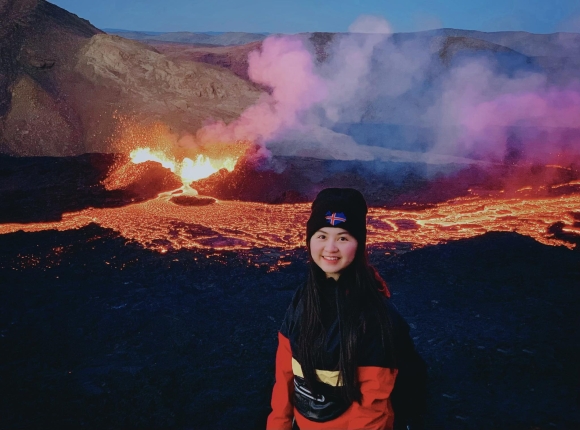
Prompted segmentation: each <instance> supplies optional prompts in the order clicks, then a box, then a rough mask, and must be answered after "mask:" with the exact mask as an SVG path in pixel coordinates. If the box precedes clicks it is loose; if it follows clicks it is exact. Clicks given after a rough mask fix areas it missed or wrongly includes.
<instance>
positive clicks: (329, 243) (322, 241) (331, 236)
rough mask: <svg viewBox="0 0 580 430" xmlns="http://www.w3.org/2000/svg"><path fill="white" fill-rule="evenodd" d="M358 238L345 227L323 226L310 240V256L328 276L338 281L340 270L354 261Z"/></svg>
mask: <svg viewBox="0 0 580 430" xmlns="http://www.w3.org/2000/svg"><path fill="white" fill-rule="evenodd" d="M357 246H358V242H357V240H356V239H355V238H354V236H353V235H351V234H350V233H349V232H348V230H345V229H343V228H330V227H326V228H321V229H320V230H318V231H317V232H316V233H314V236H312V239H311V240H310V256H311V257H312V261H314V263H315V264H316V265H317V266H318V267H320V268H321V269H322V270H323V271H324V273H326V277H327V278H333V279H335V280H336V281H338V278H339V276H340V272H341V271H342V270H344V269H346V268H347V267H348V266H349V265H350V263H352V262H353V260H354V256H355V254H356V249H357Z"/></svg>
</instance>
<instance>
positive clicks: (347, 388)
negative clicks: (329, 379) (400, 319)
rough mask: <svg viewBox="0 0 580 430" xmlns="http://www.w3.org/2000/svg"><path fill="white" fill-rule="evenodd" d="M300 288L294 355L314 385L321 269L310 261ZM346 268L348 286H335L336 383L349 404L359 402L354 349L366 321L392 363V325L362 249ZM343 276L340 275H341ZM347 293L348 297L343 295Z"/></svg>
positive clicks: (321, 333) (320, 334)
mask: <svg viewBox="0 0 580 430" xmlns="http://www.w3.org/2000/svg"><path fill="white" fill-rule="evenodd" d="M309 266H310V270H309V273H308V279H307V281H306V286H305V288H304V293H303V297H302V303H303V306H304V309H303V312H302V317H301V318H302V319H301V321H300V336H299V337H298V342H297V343H298V351H297V352H298V354H297V355H298V358H299V360H300V364H301V366H302V372H303V374H304V379H305V380H306V382H307V384H308V386H309V387H310V388H312V387H313V386H315V381H317V377H316V369H315V363H316V362H318V361H319V358H320V356H321V355H320V354H321V349H322V348H323V344H324V343H323V342H324V337H325V335H326V332H325V328H324V326H323V324H322V316H321V315H322V310H321V295H320V288H324V286H323V285H321V281H322V282H323V280H324V276H325V275H324V272H322V270H321V269H320V268H319V267H318V266H317V265H316V264H315V263H314V262H313V261H312V259H311V258H310V262H309ZM345 271H349V276H348V280H349V281H350V282H349V285H348V286H347V287H346V288H338V290H337V291H338V293H337V294H338V300H337V302H338V321H339V331H340V355H339V361H338V371H339V386H341V387H340V393H341V397H343V399H344V400H346V401H348V402H349V403H352V402H354V401H357V402H360V400H361V392H360V386H359V381H358V378H357V367H358V351H359V349H360V346H361V340H362V335H363V334H364V332H365V330H366V327H367V325H368V324H378V326H379V327H380V333H381V342H382V344H383V348H384V350H385V351H387V353H389V352H390V354H391V357H388V358H389V359H390V362H392V363H395V360H396V357H395V356H394V348H393V325H392V321H391V320H390V318H389V316H388V313H387V311H386V308H385V305H384V303H383V296H384V295H385V293H387V294H388V290H387V289H386V288H387V287H386V284H385V282H384V281H383V280H382V278H381V277H380V276H379V275H378V273H377V271H376V270H375V269H374V268H373V267H372V266H370V265H369V263H368V257H367V254H366V250H364V248H363V249H362V250H360V249H359V250H357V253H356V256H355V259H354V261H353V262H352V263H351V265H350V266H349V267H347V268H346V269H345ZM343 275H344V273H343V274H341V277H342V276H343ZM347 296H348V297H347Z"/></svg>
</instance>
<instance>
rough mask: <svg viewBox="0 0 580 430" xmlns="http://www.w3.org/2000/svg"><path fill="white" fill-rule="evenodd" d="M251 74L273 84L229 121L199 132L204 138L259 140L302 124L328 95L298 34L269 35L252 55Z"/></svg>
mask: <svg viewBox="0 0 580 430" xmlns="http://www.w3.org/2000/svg"><path fill="white" fill-rule="evenodd" d="M248 62H249V69H248V74H249V76H250V79H252V80H253V81H254V82H256V83H258V84H261V85H265V86H267V87H269V88H271V89H272V90H271V93H270V94H264V95H262V96H261V97H260V99H259V100H258V102H257V103H256V104H254V105H252V106H250V107H249V108H247V109H246V110H245V111H244V112H243V113H242V114H241V115H240V117H239V118H238V119H236V120H234V121H232V122H231V123H229V124H225V123H224V122H222V121H220V122H216V123H213V124H211V125H208V126H206V127H203V128H202V129H201V130H199V131H198V132H197V135H196V137H197V139H198V140H199V141H201V142H235V141H237V140H249V141H252V142H256V143H259V144H264V143H265V142H267V141H269V140H271V139H274V138H275V137H276V136H277V135H278V134H279V133H280V132H281V131H283V130H285V129H289V128H293V127H297V126H298V125H299V124H300V119H299V115H300V113H301V112H304V111H306V110H308V109H309V108H310V107H311V106H312V105H313V104H315V103H317V102H319V101H321V100H323V99H324V98H325V97H326V86H325V84H324V82H323V81H322V80H321V79H320V78H318V76H317V75H316V74H315V73H314V65H313V61H312V57H311V55H310V53H309V52H308V51H307V50H306V48H305V47H304V45H303V44H302V41H300V40H299V39H297V38H295V37H277V36H275V37H269V38H267V39H266V40H264V42H263V44H262V47H261V50H259V51H253V52H251V53H250V55H249V56H248Z"/></svg>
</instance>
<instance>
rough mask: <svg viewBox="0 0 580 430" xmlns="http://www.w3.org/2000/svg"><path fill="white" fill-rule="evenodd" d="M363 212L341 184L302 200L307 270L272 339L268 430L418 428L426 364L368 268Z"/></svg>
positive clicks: (360, 198)
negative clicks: (308, 205)
mask: <svg viewBox="0 0 580 430" xmlns="http://www.w3.org/2000/svg"><path fill="white" fill-rule="evenodd" d="M366 214H367V204H366V201H365V199H364V197H363V196H362V194H361V193H360V192H358V191H357V190H354V189H351V188H327V189H325V190H323V191H321V192H320V193H319V194H318V196H317V197H316V200H315V201H314V203H312V212H311V215H310V218H309V219H308V222H307V224H306V241H307V247H308V250H309V256H310V271H309V274H308V280H307V282H306V284H305V285H304V286H301V287H300V288H298V290H297V291H296V294H295V296H294V299H293V300H292V303H291V305H290V307H289V308H288V310H287V312H286V316H285V318H284V322H283V323H282V327H281V329H280V332H279V333H278V340H279V346H278V351H277V354H276V383H275V385H274V389H273V393H272V413H271V414H270V416H269V417H268V424H267V428H268V429H269V430H277V429H286V430H290V429H292V428H294V429H296V428H299V429H302V430H304V429H335V430H340V429H352V428H357V429H359V428H360V429H362V428H364V429H371V430H372V429H376V430H384V429H396V428H406V429H408V428H413V429H418V428H422V416H423V413H424V407H425V404H424V399H425V380H426V366H425V363H424V362H423V360H422V359H421V357H420V356H419V355H418V354H417V352H416V351H415V347H414V345H413V341H412V340H411V337H410V335H409V326H408V325H407V323H406V322H405V321H404V319H403V318H402V317H401V316H400V315H399V313H398V312H397V311H396V309H395V307H394V306H393V305H392V304H391V303H390V300H389V297H390V293H389V290H388V288H387V286H386V284H385V282H384V281H383V280H382V278H381V277H380V276H379V275H378V273H377V272H376V270H375V269H374V268H373V267H372V266H370V265H369V263H368V260H367V252H366V237H367V228H366Z"/></svg>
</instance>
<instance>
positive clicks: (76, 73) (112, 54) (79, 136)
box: [0, 0, 260, 156]
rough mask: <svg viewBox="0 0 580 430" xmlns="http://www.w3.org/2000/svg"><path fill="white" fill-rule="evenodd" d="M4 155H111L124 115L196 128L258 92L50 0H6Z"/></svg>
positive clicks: (1, 85)
mask: <svg viewBox="0 0 580 430" xmlns="http://www.w3.org/2000/svg"><path fill="white" fill-rule="evenodd" d="M0 21H1V25H0V52H2V56H0V152H1V153H6V154H12V155H51V156H64V155H74V154H81V153H86V152H107V151H110V150H111V149H112V148H113V144H114V142H113V141H112V139H113V136H115V135H116V133H118V132H119V127H121V126H122V123H120V122H119V121H118V118H128V119H130V120H131V121H132V122H134V123H138V124H142V123H151V122H155V121H160V122H163V123H164V124H165V125H166V126H167V127H168V128H171V129H172V131H174V132H177V133H179V132H181V131H183V132H195V130H196V129H198V128H199V127H200V126H201V124H202V122H203V121H205V120H208V119H209V118H219V119H222V120H226V121H227V120H231V119H232V118H235V117H237V116H238V115H239V114H240V112H242V111H243V109H244V108H245V107H246V106H248V105H250V104H252V103H253V102H254V101H255V100H256V99H257V97H258V96H259V94H260V90H259V89H257V88H256V87H254V86H253V85H252V84H250V83H248V82H247V81H244V80H242V79H240V78H238V77H236V76H235V75H234V74H233V73H231V72H230V71H228V70H226V69H223V68H218V67H214V66H209V65H206V64H200V63H194V62H192V61H188V60H183V59H179V60H178V59H176V60H171V59H169V58H167V57H166V56H165V55H163V54H161V53H159V52H158V51H156V50H155V49H154V48H152V47H150V46H148V45H145V44H142V43H140V42H137V41H132V40H127V39H123V38H120V37H118V36H112V35H107V34H104V33H103V32H102V31H100V30H99V29H97V28H95V27H94V26H92V25H91V24H90V23H89V22H88V21H86V20H83V19H81V18H79V17H77V16H76V15H73V14H71V13H69V12H67V11H65V10H63V9H61V8H59V7H57V6H55V5H53V4H51V3H48V2H46V1H44V0H12V1H9V0H0Z"/></svg>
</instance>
